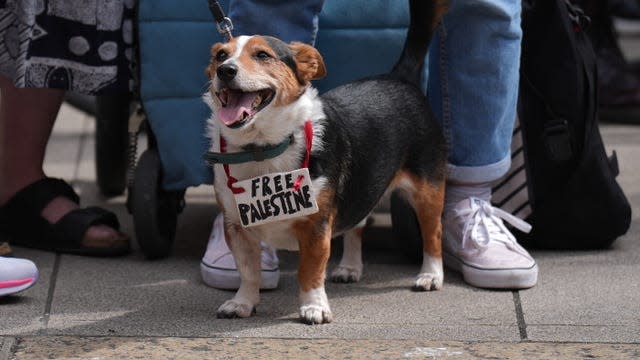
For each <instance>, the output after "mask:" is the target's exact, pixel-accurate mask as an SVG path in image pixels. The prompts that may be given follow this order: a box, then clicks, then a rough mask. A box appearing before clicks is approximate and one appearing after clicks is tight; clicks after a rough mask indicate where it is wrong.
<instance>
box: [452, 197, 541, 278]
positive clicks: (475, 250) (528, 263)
mask: <svg viewBox="0 0 640 360" xmlns="http://www.w3.org/2000/svg"><path fill="white" fill-rule="evenodd" d="M502 219H504V220H506V221H507V222H509V223H510V224H511V225H513V226H514V227H516V228H517V229H519V230H521V231H524V232H529V231H530V230H531V225H529V224H527V223H526V222H524V221H523V220H521V219H519V218H517V217H515V216H513V215H511V214H509V213H507V212H505V211H503V210H501V209H498V208H495V207H493V206H491V204H489V203H488V202H486V201H484V200H481V199H478V198H473V197H472V198H468V199H465V200H462V201H460V202H459V203H457V204H456V206H455V207H454V208H453V209H451V210H449V211H447V212H446V213H445V214H444V217H443V221H442V222H443V239H442V246H443V250H444V251H443V258H444V264H445V265H446V266H447V267H450V268H452V269H453V270H456V271H458V272H461V273H462V276H463V278H464V281H466V282H467V283H469V284H470V285H473V286H476V287H481V288H495V289H526V288H530V287H532V286H534V285H535V284H536V282H537V281H538V265H537V264H536V262H535V260H534V259H533V258H532V257H531V255H529V253H528V252H527V251H526V250H525V249H524V248H523V247H522V246H520V245H519V244H518V243H517V241H516V239H515V237H514V236H513V235H512V234H511V232H509V230H508V229H507V228H506V227H505V226H504V223H503V222H502Z"/></svg>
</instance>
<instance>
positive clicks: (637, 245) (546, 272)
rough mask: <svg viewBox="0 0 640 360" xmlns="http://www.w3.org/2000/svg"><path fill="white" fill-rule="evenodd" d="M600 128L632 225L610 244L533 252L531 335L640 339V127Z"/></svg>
mask: <svg viewBox="0 0 640 360" xmlns="http://www.w3.org/2000/svg"><path fill="white" fill-rule="evenodd" d="M601 128H602V134H603V139H604V142H605V144H606V147H607V149H608V150H609V151H611V150H613V149H615V150H616V152H617V153H618V159H619V163H620V175H619V177H618V181H619V183H620V184H621V186H622V187H623V189H624V190H625V193H626V195H627V197H628V198H629V201H630V203H631V206H632V223H631V228H630V229H629V231H628V233H627V234H626V235H625V236H622V237H621V238H619V239H617V240H616V242H615V243H614V244H613V246H612V247H611V248H610V249H605V250H597V251H581V252H576V251H567V252H560V251H556V252H553V251H546V252H545V251H534V252H533V255H534V256H535V258H536V260H537V261H538V262H539V266H540V276H539V281H538V285H537V286H536V287H535V288H533V289H531V290H528V291H526V292H522V293H521V302H522V307H523V311H524V320H525V321H526V325H527V335H528V339H530V340H542V341H585V342H589V341H611V342H630V343H638V342H640V272H638V266H640V172H638V166H639V165H640V161H639V160H638V159H639V158H640V147H639V146H638V139H640V127H637V126H635V127H634V126H619V125H605V126H602V127H601Z"/></svg>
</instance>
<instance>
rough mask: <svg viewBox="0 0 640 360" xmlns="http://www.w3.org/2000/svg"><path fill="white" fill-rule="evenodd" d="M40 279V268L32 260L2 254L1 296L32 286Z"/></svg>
mask: <svg viewBox="0 0 640 360" xmlns="http://www.w3.org/2000/svg"><path fill="white" fill-rule="evenodd" d="M37 280H38V268H37V267H36V264H34V263H33V262H32V261H31V260H27V259H18V258H10V257H3V256H0V296H4V295H10V294H15V293H17V292H20V291H22V290H26V289H28V288H30V287H31V286H32V285H33V284H35V283H36V281H37Z"/></svg>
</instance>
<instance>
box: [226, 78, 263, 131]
mask: <svg viewBox="0 0 640 360" xmlns="http://www.w3.org/2000/svg"><path fill="white" fill-rule="evenodd" d="M274 94H275V91H273V90H271V89H263V90H258V91H250V92H244V91H241V90H235V89H229V88H224V89H222V90H220V91H219V92H217V93H216V96H217V97H218V99H219V100H220V103H221V104H222V107H221V108H220V109H218V118H219V119H220V121H222V123H223V124H225V125H227V126H228V127H231V128H237V127H240V126H242V125H243V124H244V123H246V122H247V121H249V120H250V119H251V118H252V117H253V116H254V115H255V114H256V113H258V112H259V111H260V110H262V109H264V108H265V106H267V105H269V103H271V100H273V96H274Z"/></svg>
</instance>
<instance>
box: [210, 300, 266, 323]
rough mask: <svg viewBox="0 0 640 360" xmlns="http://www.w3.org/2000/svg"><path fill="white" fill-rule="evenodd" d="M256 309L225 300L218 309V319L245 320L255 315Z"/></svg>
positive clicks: (249, 305) (248, 305)
mask: <svg viewBox="0 0 640 360" xmlns="http://www.w3.org/2000/svg"><path fill="white" fill-rule="evenodd" d="M255 312H256V308H255V307H254V306H253V305H251V304H243V303H239V302H236V301H235V300H233V299H232V300H227V301H226V302H225V303H224V304H222V305H221V306H220V307H219V308H218V312H217V314H216V315H217V316H218V319H232V318H246V317H249V316H251V315H252V314H255Z"/></svg>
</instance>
